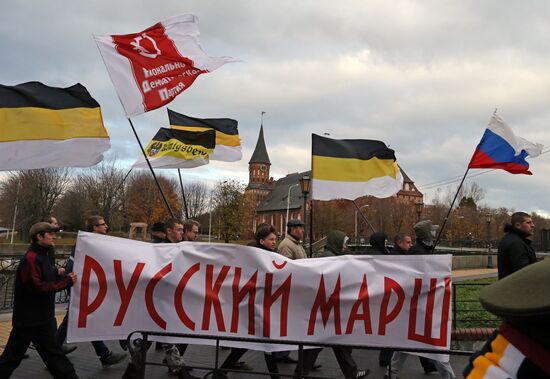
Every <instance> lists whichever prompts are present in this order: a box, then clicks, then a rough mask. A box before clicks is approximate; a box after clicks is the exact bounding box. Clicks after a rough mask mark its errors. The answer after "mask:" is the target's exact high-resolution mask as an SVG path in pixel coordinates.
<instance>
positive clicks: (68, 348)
mask: <svg viewBox="0 0 550 379" xmlns="http://www.w3.org/2000/svg"><path fill="white" fill-rule="evenodd" d="M76 349H78V346H76V345H68V344H66V343H64V344H63V345H61V351H62V352H63V354H65V355H69V354H71V353H72V352H73V351H75V350H76Z"/></svg>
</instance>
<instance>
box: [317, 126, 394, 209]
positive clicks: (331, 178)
mask: <svg viewBox="0 0 550 379" xmlns="http://www.w3.org/2000/svg"><path fill="white" fill-rule="evenodd" d="M311 146H312V157H311V172H312V198H313V199H314V200H332V199H349V200H354V199H357V198H358V197H361V196H367V195H370V196H375V197H379V198H384V197H389V196H392V195H395V194H396V193H397V192H399V190H401V188H402V187H403V176H402V175H401V170H400V169H399V166H398V165H397V162H396V159H395V153H394V151H393V150H392V149H390V148H388V147H387V146H386V144H385V143H384V142H382V141H375V140H363V139H343V140H337V139H332V138H327V137H321V136H318V135H316V134H313V135H312V145H311Z"/></svg>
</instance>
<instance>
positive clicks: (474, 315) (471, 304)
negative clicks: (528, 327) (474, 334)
mask: <svg viewBox="0 0 550 379" xmlns="http://www.w3.org/2000/svg"><path fill="white" fill-rule="evenodd" d="M496 280H497V279H496V278H486V279H477V280H466V281H463V282H458V283H455V284H454V285H453V286H454V287H455V292H454V294H453V296H455V299H454V303H453V306H456V309H453V321H455V322H454V328H485V327H497V326H498V325H499V323H500V321H499V320H498V319H497V318H496V316H494V315H492V314H490V313H489V312H487V311H485V310H484V309H483V307H482V306H481V304H480V303H479V292H480V291H481V289H482V288H483V287H485V285H486V284H488V283H493V282H495V281H496Z"/></svg>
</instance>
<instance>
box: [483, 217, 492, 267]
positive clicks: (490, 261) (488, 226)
mask: <svg viewBox="0 0 550 379" xmlns="http://www.w3.org/2000/svg"><path fill="white" fill-rule="evenodd" d="M492 220H493V215H492V214H491V213H487V214H486V215H485V223H486V225H487V235H486V239H487V268H493V256H492V255H491V221H492Z"/></svg>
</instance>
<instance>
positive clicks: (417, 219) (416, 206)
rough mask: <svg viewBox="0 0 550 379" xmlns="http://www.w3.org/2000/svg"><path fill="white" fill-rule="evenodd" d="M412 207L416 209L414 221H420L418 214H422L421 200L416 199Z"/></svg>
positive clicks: (422, 204) (422, 205)
mask: <svg viewBox="0 0 550 379" xmlns="http://www.w3.org/2000/svg"><path fill="white" fill-rule="evenodd" d="M414 207H415V209H416V222H419V221H420V216H421V215H422V210H423V209H424V203H423V202H422V200H418V201H417V202H416V203H414Z"/></svg>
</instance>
